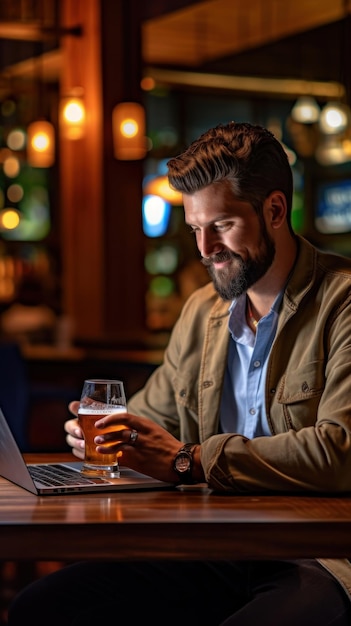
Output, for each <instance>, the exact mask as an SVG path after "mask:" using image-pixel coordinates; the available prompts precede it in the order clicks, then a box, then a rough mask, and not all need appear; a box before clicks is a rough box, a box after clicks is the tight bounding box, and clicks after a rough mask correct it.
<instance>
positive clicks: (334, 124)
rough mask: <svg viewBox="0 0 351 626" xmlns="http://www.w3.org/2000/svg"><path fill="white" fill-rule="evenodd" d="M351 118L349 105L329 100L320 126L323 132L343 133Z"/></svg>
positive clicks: (323, 111)
mask: <svg viewBox="0 0 351 626" xmlns="http://www.w3.org/2000/svg"><path fill="white" fill-rule="evenodd" d="M350 120H351V112H350V109H349V107H348V106H347V105H346V104H343V103H342V102H328V103H327V104H326V105H325V107H324V109H323V110H322V112H321V115H320V119H319V127H320V129H321V131H322V133H325V134H326V135H334V134H339V133H342V132H343V131H344V130H346V128H347V127H348V125H349V124H350Z"/></svg>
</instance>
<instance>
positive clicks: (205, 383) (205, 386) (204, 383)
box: [202, 380, 213, 389]
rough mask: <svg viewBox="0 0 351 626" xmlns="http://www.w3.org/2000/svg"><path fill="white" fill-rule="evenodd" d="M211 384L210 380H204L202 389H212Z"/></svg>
mask: <svg viewBox="0 0 351 626" xmlns="http://www.w3.org/2000/svg"><path fill="white" fill-rule="evenodd" d="M212 385H213V382H212V380H204V382H203V383H202V386H203V388H204V389H207V388H208V387H212Z"/></svg>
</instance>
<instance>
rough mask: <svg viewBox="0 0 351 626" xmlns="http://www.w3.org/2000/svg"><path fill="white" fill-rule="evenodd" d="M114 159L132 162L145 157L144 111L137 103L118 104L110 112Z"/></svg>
mask: <svg viewBox="0 0 351 626" xmlns="http://www.w3.org/2000/svg"><path fill="white" fill-rule="evenodd" d="M112 131H113V146H114V155H115V157H116V159H119V160H121V161H134V160H138V159H143V158H144V157H145V156H146V152H147V150H146V137H145V110H144V107H143V106H142V105H141V104H139V103H138V102H120V103H119V104H117V105H116V106H115V108H114V109H113V112H112Z"/></svg>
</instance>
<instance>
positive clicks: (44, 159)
mask: <svg viewBox="0 0 351 626" xmlns="http://www.w3.org/2000/svg"><path fill="white" fill-rule="evenodd" d="M27 159H28V163H29V165H31V166H32V167H51V166H52V165H53V164H54V162H55V131H54V127H53V125H52V124H51V123H50V122H47V121H46V120H38V121H36V122H32V123H31V124H29V126H28V128H27Z"/></svg>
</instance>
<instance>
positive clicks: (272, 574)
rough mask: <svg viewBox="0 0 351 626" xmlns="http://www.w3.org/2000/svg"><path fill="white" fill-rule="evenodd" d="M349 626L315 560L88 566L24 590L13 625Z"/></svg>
mask: <svg viewBox="0 0 351 626" xmlns="http://www.w3.org/2000/svg"><path fill="white" fill-rule="evenodd" d="M144 623H150V624H153V626H161V625H162V626H165V625H167V626H176V625H177V626H179V625H184V626H187V625H189V626H200V625H201V626H219V625H222V626H224V625H225V626H250V625H251V624H252V625H253V624H258V625H259V626H283V625H284V626H296V625H297V624H298V626H312V625H314V624H318V626H331V625H332V626H346V625H347V624H348V625H349V624H351V604H350V601H349V599H348V598H347V596H346V593H345V592H344V591H343V589H342V588H341V586H340V585H339V584H338V583H337V581H335V579H334V578H333V577H332V576H331V575H330V574H329V573H328V572H327V571H326V570H324V568H323V567H322V566H321V565H319V564H318V563H317V562H316V561H314V560H307V559H306V560H299V561H265V562H262V561H247V562H216V563H211V562H202V561H201V562H180V561H179V562H157V563H146V562H143V563H131V562H127V563H125V562H118V563H115V562H104V563H100V562H99V563H95V562H84V563H77V564H74V565H69V566H67V567H64V568H63V569H61V570H59V571H57V572H54V573H53V574H50V575H49V576H46V577H44V578H42V579H40V580H38V581H36V582H35V583H33V584H31V585H30V586H29V587H26V588H25V589H24V590H23V591H22V592H21V593H20V594H19V595H18V596H17V598H15V600H14V602H13V604H12V606H11V607H10V612H9V621H8V624H9V626H23V624H28V625H29V626H32V625H33V626H34V625H35V626H48V624H50V626H63V625H65V626H96V625H97V624H106V625H108V624H111V625H112V624H118V625H121V626H125V625H127V624H131V625H133V626H134V625H135V624H144Z"/></svg>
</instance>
